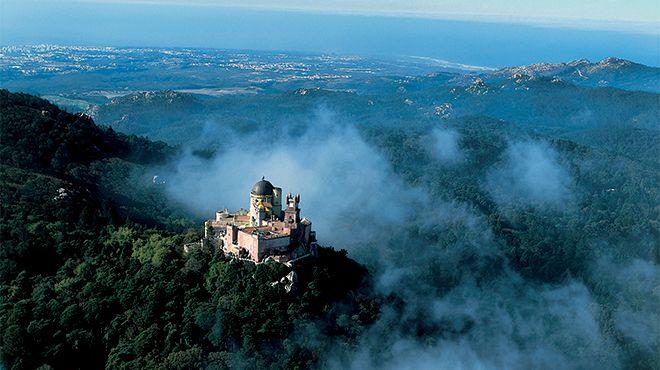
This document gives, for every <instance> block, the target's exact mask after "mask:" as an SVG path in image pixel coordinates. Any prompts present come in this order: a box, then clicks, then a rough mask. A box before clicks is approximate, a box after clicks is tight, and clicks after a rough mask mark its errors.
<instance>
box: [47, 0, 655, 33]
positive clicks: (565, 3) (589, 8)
mask: <svg viewBox="0 0 660 370" xmlns="http://www.w3.org/2000/svg"><path fill="white" fill-rule="evenodd" d="M51 1H53V0H51ZM54 1H61V0H54ZM81 1H86V2H96V3H104V2H105V3H148V4H158V5H168V4H169V5H172V4H187V5H191V4H195V5H203V6H240V7H248V8H260V9H279V10H287V9H289V10H290V9H297V10H307V11H316V12H333V13H357V14H388V15H397V16H401V15H414V16H425V17H448V18H455V17H458V18H462V17H484V18H489V19H497V18H500V19H502V20H512V19H513V20H516V19H518V20H525V19H527V20H529V19H532V20H534V19H536V20H540V19H548V18H554V19H572V20H575V19H590V20H598V21H627V22H658V20H659V12H660V1H657V0H552V1H545V0H543V1H542V0H499V1H493V0H322V1H320V0H319V1H314V0H187V1H184V0H81ZM656 27H657V25H656Z"/></svg>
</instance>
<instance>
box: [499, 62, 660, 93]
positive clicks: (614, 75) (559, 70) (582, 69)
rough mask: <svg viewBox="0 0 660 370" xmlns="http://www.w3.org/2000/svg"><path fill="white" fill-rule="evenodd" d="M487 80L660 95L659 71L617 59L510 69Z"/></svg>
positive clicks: (534, 65) (503, 69) (540, 64)
mask: <svg viewBox="0 0 660 370" xmlns="http://www.w3.org/2000/svg"><path fill="white" fill-rule="evenodd" d="M488 76H489V77H491V78H507V79H520V78H528V77H534V78H538V77H550V78H552V79H556V80H560V81H564V82H569V83H572V84H575V85H578V86H585V87H616V88H619V89H625V90H638V91H650V92H660V68H655V67H649V66H646V65H643V64H638V63H634V62H631V61H628V60H625V59H619V58H614V57H610V58H606V59H603V60H601V61H599V62H595V63H593V62H590V61H588V60H586V59H580V60H574V61H571V62H567V63H557V64H552V63H539V64H531V65H526V66H519V67H508V68H502V69H500V70H497V71H495V72H492V73H490V74H488Z"/></svg>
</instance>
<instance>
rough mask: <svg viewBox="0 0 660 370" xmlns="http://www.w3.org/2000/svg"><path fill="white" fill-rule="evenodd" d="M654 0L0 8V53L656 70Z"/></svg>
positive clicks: (157, 2) (0, 0)
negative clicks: (210, 51)
mask: <svg viewBox="0 0 660 370" xmlns="http://www.w3.org/2000/svg"><path fill="white" fill-rule="evenodd" d="M659 4H660V1H658V0H626V1H613V0H598V1H596V0H579V1H576V0H573V1H569V0H552V1H540V0H535V1H531V0H502V1H486V0H434V1H432V0H407V1H404V0H351V1H348V0H325V1H311V0H279V1H270V0H242V1H238V0H215V1H212V0H187V1H183V0H49V1H39V0H0V44H2V45H22V44H39V43H52V44H65V45H95V46H97V45H107V46H165V47H213V48H228V49H254V50H294V51H302V52H314V53H339V54H361V55H393V56H400V55H414V56H426V57H433V58H439V59H445V60H449V61H452V62H459V63H465V64H473V65H480V66H489V67H498V66H505V65H519V64H528V63H535V62H560V61H567V60H571V59H579V58H587V59H590V60H599V59H602V58H605V57H609V56H617V57H621V58H626V59H631V60H633V61H637V62H641V63H644V64H649V65H656V66H657V65H660V27H659V24H660V21H659V20H658V13H659V8H660V5H659Z"/></svg>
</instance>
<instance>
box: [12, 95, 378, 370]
mask: <svg viewBox="0 0 660 370" xmlns="http://www.w3.org/2000/svg"><path fill="white" fill-rule="evenodd" d="M0 120H1V121H0V129H1V131H0V142H1V146H0V153H1V155H0V162H1V163H2V164H1V168H0V171H1V177H0V187H1V188H2V191H1V192H0V194H2V195H1V196H2V202H1V220H0V222H1V224H0V238H1V241H2V248H1V249H0V253H1V255H0V261H1V265H0V284H1V285H0V290H1V291H2V293H1V294H0V297H1V298H0V332H1V333H2V334H1V335H0V336H1V337H2V339H1V341H0V361H1V363H2V364H3V368H6V369H34V368H41V369H50V368H54V369H90V368H104V367H105V368H111V369H121V368H131V369H135V368H142V369H147V368H166V369H188V368H200V367H207V368H217V369H222V368H228V367H237V366H240V367H254V368H268V367H271V368H306V367H309V366H310V365H311V364H314V363H315V362H316V361H318V358H319V353H321V351H322V350H323V347H322V344H321V343H313V342H306V341H305V337H304V336H303V337H301V338H298V339H297V340H292V339H287V338H289V336H290V334H291V333H293V332H294V331H301V330H312V327H314V330H319V331H322V332H324V333H326V335H328V336H331V337H336V338H338V339H337V340H338V341H339V342H340V343H345V344H346V345H351V343H352V341H353V340H354V338H356V337H357V335H358V334H359V333H360V332H361V331H362V330H363V329H364V327H365V326H366V325H368V324H369V323H371V322H373V320H375V318H376V317H377V316H378V314H379V299H380V298H377V297H376V295H374V293H373V290H372V288H371V283H370V277H369V274H368V273H367V271H366V270H365V268H364V267H363V266H361V265H359V264H358V263H356V262H354V261H352V260H350V259H348V258H347V257H346V252H345V251H340V252H337V251H334V250H333V249H331V248H321V250H320V253H319V256H318V258H317V259H316V261H315V263H314V264H313V265H310V266H302V267H301V268H300V269H299V270H298V273H299V276H300V278H299V284H298V286H297V289H296V292H295V294H290V293H287V292H286V291H285V289H284V287H283V286H282V285H281V284H279V285H278V284H271V283H272V282H277V281H279V279H280V278H281V277H283V276H284V275H286V274H287V273H288V272H289V271H288V269H287V268H286V267H285V266H284V265H280V264H277V263H264V264H260V265H254V264H252V263H246V262H239V261H234V260H229V259H227V258H226V257H224V256H223V255H222V254H221V253H220V254H218V253H216V254H211V252H210V251H203V250H199V249H198V250H195V251H193V252H191V253H189V254H187V255H184V254H183V252H182V246H183V244H184V243H186V242H190V241H196V240H199V238H200V234H199V228H198V225H197V224H195V223H194V222H193V219H190V218H188V219H186V218H185V216H181V213H177V211H176V210H175V209H174V208H172V207H168V206H167V205H166V204H165V200H164V197H163V195H162V194H160V193H159V189H157V188H154V184H153V183H149V182H146V183H140V182H139V181H134V180H133V177H132V176H131V173H133V172H135V171H137V172H139V171H140V169H143V168H144V166H147V165H152V164H154V163H158V162H162V161H165V160H167V158H168V157H169V156H172V155H174V153H175V150H174V149H173V148H171V147H169V146H167V145H165V144H163V143H160V142H151V141H148V140H145V139H142V138H138V137H135V136H127V135H123V134H118V133H116V132H114V131H113V130H112V129H109V128H102V127H98V126H96V125H95V124H94V123H93V122H92V121H91V120H90V118H89V117H86V116H84V115H80V114H77V115H73V114H70V113H66V112H64V111H61V110H60V109H58V108H57V107H56V106H54V105H52V104H50V103H48V102H46V101H44V100H41V99H38V98H36V97H33V96H30V95H25V94H13V93H9V92H7V91H6V90H2V91H0ZM129 181H132V182H131V183H130V184H129V183H128V182H129ZM129 189H130V191H127V190H129Z"/></svg>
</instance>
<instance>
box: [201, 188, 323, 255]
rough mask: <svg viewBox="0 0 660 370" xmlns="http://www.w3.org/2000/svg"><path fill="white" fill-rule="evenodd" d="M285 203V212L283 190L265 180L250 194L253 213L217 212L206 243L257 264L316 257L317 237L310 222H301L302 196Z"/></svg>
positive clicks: (207, 230) (206, 233)
mask: <svg viewBox="0 0 660 370" xmlns="http://www.w3.org/2000/svg"><path fill="white" fill-rule="evenodd" d="M285 200H286V208H285V209H282V188H277V187H274V186H273V184H271V183H270V182H269V181H267V180H266V179H264V178H262V179H261V180H260V181H258V182H257V183H256V184H254V186H253V187H252V191H250V208H249V211H244V210H243V209H241V210H239V211H238V212H236V213H229V211H228V210H226V209H225V210H223V211H217V212H216V213H215V219H213V220H208V221H206V222H205V223H204V240H203V243H205V244H206V243H209V244H211V246H212V247H214V248H216V249H217V248H221V249H222V250H223V251H224V252H225V253H226V254H227V255H231V256H234V257H238V258H245V259H250V260H252V261H254V262H262V261H264V260H266V259H267V258H270V259H273V260H275V261H278V262H289V261H292V260H295V259H297V258H301V257H304V256H307V255H310V254H315V252H316V233H315V232H314V231H312V223H311V222H310V221H309V220H308V219H306V218H303V219H300V208H298V203H300V195H299V194H298V195H295V196H293V195H291V194H290V193H289V194H288V195H287V196H286V199H285Z"/></svg>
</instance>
